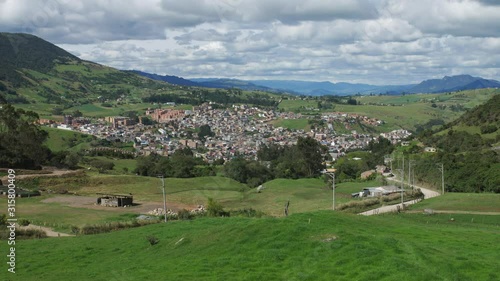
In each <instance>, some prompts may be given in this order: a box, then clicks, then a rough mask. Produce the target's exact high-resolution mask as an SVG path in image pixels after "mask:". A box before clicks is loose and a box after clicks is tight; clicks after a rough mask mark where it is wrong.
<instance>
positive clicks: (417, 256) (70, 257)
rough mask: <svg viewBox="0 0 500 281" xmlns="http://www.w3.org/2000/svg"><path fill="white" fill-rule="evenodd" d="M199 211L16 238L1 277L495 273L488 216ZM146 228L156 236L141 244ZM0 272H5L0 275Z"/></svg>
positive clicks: (460, 276) (493, 226)
mask: <svg viewBox="0 0 500 281" xmlns="http://www.w3.org/2000/svg"><path fill="white" fill-rule="evenodd" d="M473 218H474V220H472V222H471V215H453V220H451V217H450V216H449V215H434V216H424V215H421V214H400V215H381V216H374V217H365V216H357V215H346V214H341V213H332V212H331V211H323V212H315V213H304V214H296V215H292V216H290V217H287V218H262V219H255V218H253V219H252V218H204V219H196V220H194V221H180V222H169V223H167V224H163V223H161V224H155V225H149V226H144V227H139V228H135V229H129V230H124V231H119V232H112V233H107V234H99V235H88V236H79V237H68V238H48V239H38V240H18V241H17V242H16V256H17V257H18V262H17V264H16V274H10V273H8V272H6V273H4V276H6V277H7V278H8V280H498V279H499V278H500V275H499V273H498V260H499V259H500V253H499V252H498V248H497V247H495V246H493V247H492V245H498V242H499V240H498V237H500V230H499V228H498V227H499V225H498V219H497V218H496V217H494V216H478V215H476V216H474V217H473ZM148 237H153V238H156V239H157V240H158V241H159V242H158V243H157V244H156V245H150V243H149V242H148V239H147V238H148ZM7 274H9V275H7Z"/></svg>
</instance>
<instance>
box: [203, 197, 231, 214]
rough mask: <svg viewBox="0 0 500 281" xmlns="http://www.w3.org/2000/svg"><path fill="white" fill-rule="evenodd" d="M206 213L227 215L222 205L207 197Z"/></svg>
mask: <svg viewBox="0 0 500 281" xmlns="http://www.w3.org/2000/svg"><path fill="white" fill-rule="evenodd" d="M207 215H208V216H209V217H229V213H228V212H226V211H224V208H223V207H222V205H221V204H220V203H219V202H217V201H216V200H214V199H213V198H208V204H207Z"/></svg>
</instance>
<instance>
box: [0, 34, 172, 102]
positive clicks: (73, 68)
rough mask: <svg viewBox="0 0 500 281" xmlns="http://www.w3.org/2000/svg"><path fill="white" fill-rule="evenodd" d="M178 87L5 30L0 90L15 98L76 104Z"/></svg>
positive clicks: (0, 51)
mask: <svg viewBox="0 0 500 281" xmlns="http://www.w3.org/2000/svg"><path fill="white" fill-rule="evenodd" d="M167 88H170V89H172V88H175V87H173V86H171V85H169V84H167V83H163V82H158V81H154V80H151V79H147V78H144V77H142V76H139V75H136V74H134V73H131V72H125V71H120V70H117V69H114V68H111V67H107V66H103V65H100V64H97V63H93V62H89V61H84V60H81V59H80V58H78V57H76V56H74V55H72V54H70V53H68V52H67V51H65V50H63V49H61V48H59V47H57V46H55V45H54V44H52V43H50V42H47V41H45V40H43V39H41V38H38V37H36V36H33V35H29V34H22V33H0V94H2V95H3V96H4V97H5V98H6V100H7V101H9V102H11V103H31V104H36V103H48V104H59V105H61V106H64V107H71V106H74V105H80V104H84V103H89V102H94V101H95V102H97V101H99V102H104V101H106V100H117V99H119V98H121V99H128V100H129V101H136V102H140V101H141V98H142V97H143V95H144V94H146V93H149V92H153V91H154V92H158V90H159V89H163V90H165V89H167Z"/></svg>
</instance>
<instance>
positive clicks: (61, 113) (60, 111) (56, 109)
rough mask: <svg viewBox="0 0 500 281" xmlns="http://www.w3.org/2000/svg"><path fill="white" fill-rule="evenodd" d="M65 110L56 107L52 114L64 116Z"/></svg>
mask: <svg viewBox="0 0 500 281" xmlns="http://www.w3.org/2000/svg"><path fill="white" fill-rule="evenodd" d="M63 110H64V109H63V108H61V107H57V106H56V107H54V108H52V114H53V115H63V113H64V112H63Z"/></svg>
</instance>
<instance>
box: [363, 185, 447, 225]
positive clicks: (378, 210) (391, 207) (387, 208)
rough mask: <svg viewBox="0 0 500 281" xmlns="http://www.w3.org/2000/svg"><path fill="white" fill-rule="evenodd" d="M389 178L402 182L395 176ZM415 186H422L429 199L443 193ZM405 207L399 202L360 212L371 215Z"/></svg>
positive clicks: (425, 196) (408, 203)
mask: <svg viewBox="0 0 500 281" xmlns="http://www.w3.org/2000/svg"><path fill="white" fill-rule="evenodd" d="M387 180H391V181H395V182H399V183H400V182H401V181H400V180H398V179H395V178H387ZM414 187H415V188H420V190H421V191H422V193H423V194H424V199H429V198H432V197H436V196H439V195H441V194H440V193H439V192H436V191H434V190H430V189H428V188H423V187H420V186H416V185H415V186H414ZM418 202H420V199H415V200H410V201H405V202H404V205H405V206H408V205H412V204H415V203H418ZM403 209H404V208H403V206H402V204H401V203H399V204H396V205H389V206H383V207H380V208H376V209H373V210H369V211H366V212H362V213H360V215H363V216H371V215H378V214H383V213H390V212H397V211H398V210H403Z"/></svg>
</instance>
